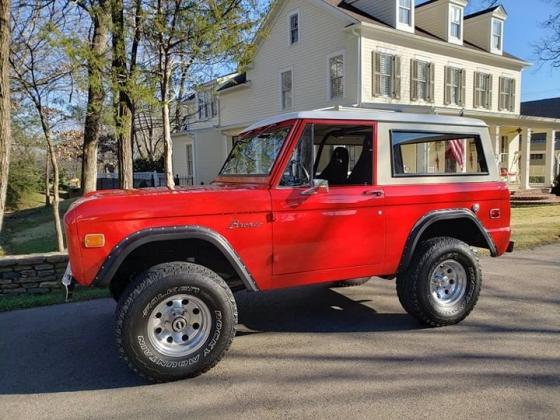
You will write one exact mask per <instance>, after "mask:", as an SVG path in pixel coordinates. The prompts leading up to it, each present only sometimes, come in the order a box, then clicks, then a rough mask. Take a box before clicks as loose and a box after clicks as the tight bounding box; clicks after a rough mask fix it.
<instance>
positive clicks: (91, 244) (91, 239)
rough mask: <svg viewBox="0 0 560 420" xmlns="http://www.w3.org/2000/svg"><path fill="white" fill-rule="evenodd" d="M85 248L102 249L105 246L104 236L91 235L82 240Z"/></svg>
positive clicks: (99, 234) (98, 234)
mask: <svg viewBox="0 0 560 420" xmlns="http://www.w3.org/2000/svg"><path fill="white" fill-rule="evenodd" d="M84 246H85V247H86V248H102V247H103V246H105V235H103V234H102V233H91V234H89V235H86V236H85V238H84Z"/></svg>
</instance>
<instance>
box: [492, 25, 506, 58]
mask: <svg viewBox="0 0 560 420" xmlns="http://www.w3.org/2000/svg"><path fill="white" fill-rule="evenodd" d="M503 37H504V22H502V21H501V20H498V19H493V20H492V49H494V50H496V51H501V50H502V44H503Z"/></svg>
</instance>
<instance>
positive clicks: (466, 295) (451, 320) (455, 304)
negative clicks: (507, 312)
mask: <svg viewBox="0 0 560 420" xmlns="http://www.w3.org/2000/svg"><path fill="white" fill-rule="evenodd" d="M481 285H482V275H481V270H480V264H479V261H478V258H477V256H476V254H475V253H474V252H473V250H472V249H471V248H470V247H469V246H468V245H467V244H466V243H464V242H462V241H459V240H458V239H455V238H447V237H439V238H433V239H429V240H427V241H425V242H423V243H422V244H421V245H420V246H419V248H418V250H417V251H416V253H415V255H414V258H413V261H412V262H411V264H410V267H409V268H408V270H407V271H406V272H404V273H401V274H399V275H398V276H397V294H398V296H399V300H400V302H401V304H402V306H403V308H404V309H405V310H406V311H407V312H408V313H409V314H410V315H412V316H414V317H415V318H416V319H418V321H420V322H421V323H422V324H425V325H429V326H433V327H439V326H445V325H453V324H457V323H459V322H461V321H462V320H463V319H465V318H466V317H467V316H468V315H469V314H470V313H471V311H472V310H473V309H474V307H475V305H476V303H477V301H478V297H479V294H480V288H481Z"/></svg>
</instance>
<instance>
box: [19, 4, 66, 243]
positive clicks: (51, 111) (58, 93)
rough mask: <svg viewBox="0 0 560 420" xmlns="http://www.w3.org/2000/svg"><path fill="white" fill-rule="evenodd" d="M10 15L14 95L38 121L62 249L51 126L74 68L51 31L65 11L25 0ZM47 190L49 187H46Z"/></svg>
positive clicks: (58, 115) (60, 111) (57, 117)
mask: <svg viewBox="0 0 560 420" xmlns="http://www.w3.org/2000/svg"><path fill="white" fill-rule="evenodd" d="M16 10H17V12H18V13H17V15H14V16H12V48H11V55H10V62H11V65H12V73H13V77H14V86H15V88H14V93H15V94H18V95H19V96H20V102H21V103H22V104H25V103H26V102H29V103H30V104H31V106H32V107H33V108H34V109H35V111H36V113H37V116H38V118H39V122H40V126H41V131H42V134H43V138H44V140H45V143H46V146H47V154H48V159H49V161H50V166H51V168H52V175H53V181H52V189H53V198H52V210H53V217H54V223H55V230H56V238H57V247H58V250H59V251H62V250H64V238H63V233H62V223H61V220H60V212H59V207H60V205H59V204H60V194H59V182H60V173H59V166H58V160H57V154H56V150H55V144H54V142H55V138H54V137H55V133H54V127H56V126H57V125H58V124H60V123H61V122H62V121H63V120H64V118H65V117H64V108H63V107H64V104H65V101H64V100H63V99H62V98H63V96H64V95H70V94H71V92H72V91H71V89H72V83H71V80H70V79H71V77H70V76H71V75H72V72H73V70H74V69H73V67H72V66H71V64H70V63H69V62H68V60H67V59H66V56H65V54H64V51H63V50H62V49H61V48H58V47H57V45H56V42H55V40H54V38H53V35H52V34H53V33H54V32H55V31H53V28H62V27H63V26H64V9H63V8H61V7H60V5H59V4H57V2H56V1H52V2H49V3H48V4H42V5H40V6H37V5H33V4H32V5H29V4H28V3H26V2H25V1H24V0H22V1H21V3H19V4H18V5H17V6H16ZM47 188H48V186H47Z"/></svg>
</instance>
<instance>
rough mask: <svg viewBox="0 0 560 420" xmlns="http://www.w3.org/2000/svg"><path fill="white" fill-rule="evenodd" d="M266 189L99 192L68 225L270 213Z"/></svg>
mask: <svg viewBox="0 0 560 420" xmlns="http://www.w3.org/2000/svg"><path fill="white" fill-rule="evenodd" d="M269 206H270V196H269V194H268V190H267V188H266V186H265V185H262V184H261V185H259V184H219V183H218V184H212V185H208V186H197V187H179V188H177V189H175V190H170V189H167V188H145V189H136V190H105V191H95V192H92V193H90V194H88V195H86V196H84V197H82V198H80V199H78V200H77V201H76V202H75V203H74V204H73V205H72V206H71V207H70V209H69V210H68V212H67V213H66V216H65V221H66V222H67V223H70V222H72V221H74V222H75V221H78V220H103V221H119V220H139V219H148V218H168V217H182V216H198V215H213V214H228V213H246V212H255V211H259V210H260V209H262V211H267V209H268V207H269Z"/></svg>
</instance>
